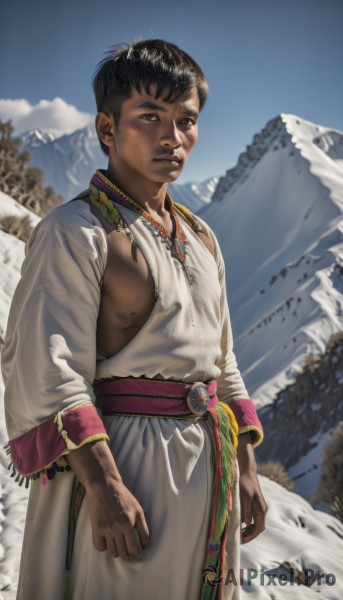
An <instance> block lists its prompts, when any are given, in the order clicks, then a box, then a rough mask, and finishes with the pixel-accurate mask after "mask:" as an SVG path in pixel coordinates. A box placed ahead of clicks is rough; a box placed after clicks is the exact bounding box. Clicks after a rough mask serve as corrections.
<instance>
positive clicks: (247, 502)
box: [241, 494, 252, 525]
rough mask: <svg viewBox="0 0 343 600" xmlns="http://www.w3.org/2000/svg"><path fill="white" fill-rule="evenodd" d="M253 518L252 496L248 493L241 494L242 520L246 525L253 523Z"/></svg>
mask: <svg viewBox="0 0 343 600" xmlns="http://www.w3.org/2000/svg"><path fill="white" fill-rule="evenodd" d="M251 518H252V507H251V497H250V496H249V495H248V494H242V495H241V521H242V523H243V522H244V523H245V524H246V525H250V524H251Z"/></svg>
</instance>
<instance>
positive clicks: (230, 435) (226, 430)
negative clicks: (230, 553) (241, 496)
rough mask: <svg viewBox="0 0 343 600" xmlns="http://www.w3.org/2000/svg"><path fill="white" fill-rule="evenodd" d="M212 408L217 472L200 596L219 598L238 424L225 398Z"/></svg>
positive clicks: (230, 505)
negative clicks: (216, 576) (214, 582)
mask: <svg viewBox="0 0 343 600" xmlns="http://www.w3.org/2000/svg"><path fill="white" fill-rule="evenodd" d="M209 412H210V415H211V425H212V427H211V429H212V436H213V439H214V445H215V450H216V465H217V472H216V476H215V484H214V498H213V508H212V518H211V523H210V530H209V541H208V547H207V548H208V549H207V555H206V562H205V567H204V569H203V571H202V572H203V586H202V593H201V600H219V599H220V598H221V596H222V590H223V580H222V578H220V577H219V579H218V578H217V579H218V581H216V585H212V584H213V581H212V578H213V576H214V575H216V574H217V575H218V574H221V572H222V570H223V568H224V556H225V545H226V538H227V531H228V525H229V518H230V511H231V510H232V489H233V485H234V481H235V478H236V464H235V457H236V448H237V443H238V440H237V434H238V426H237V423H236V420H235V417H234V415H233V413H232V411H231V409H229V410H227V405H226V404H224V403H223V402H218V403H217V404H216V405H215V406H214V408H212V409H210V411H209ZM220 569H221V570H220Z"/></svg>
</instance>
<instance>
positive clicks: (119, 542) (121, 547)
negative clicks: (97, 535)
mask: <svg viewBox="0 0 343 600" xmlns="http://www.w3.org/2000/svg"><path fill="white" fill-rule="evenodd" d="M115 544H116V548H117V552H118V556H120V557H121V558H128V551H127V548H126V544H125V538H124V536H123V535H121V534H119V535H118V536H116V538H115Z"/></svg>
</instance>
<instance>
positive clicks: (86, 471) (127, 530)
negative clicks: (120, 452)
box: [67, 441, 149, 558]
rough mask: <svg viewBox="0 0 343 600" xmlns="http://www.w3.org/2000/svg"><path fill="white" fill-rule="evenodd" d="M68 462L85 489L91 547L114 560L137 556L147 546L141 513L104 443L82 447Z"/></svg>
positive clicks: (145, 524) (69, 457)
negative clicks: (106, 552)
mask: <svg viewBox="0 0 343 600" xmlns="http://www.w3.org/2000/svg"><path fill="white" fill-rule="evenodd" d="M67 460H68V462H69V464H70V466H71V467H72V469H73V470H74V472H75V474H76V476H77V477H78V479H79V481H80V482H81V483H82V484H83V486H84V487H85V489H86V493H87V496H88V500H89V515H90V520H91V526H92V537H93V543H94V546H95V547H96V549H97V550H99V551H100V552H102V551H104V550H108V552H109V553H110V554H111V555H112V556H113V557H114V558H117V557H118V556H120V557H122V558H128V557H131V556H137V555H138V554H139V553H140V552H141V550H142V548H144V549H146V548H147V547H148V542H149V530H148V526H147V523H146V520H145V516H144V513H143V509H142V507H141V506H140V504H139V503H138V502H137V500H136V498H134V496H133V495H132V494H131V492H130V491H129V490H128V489H127V487H126V486H125V485H124V483H123V481H122V478H121V476H120V473H119V471H118V469H117V466H116V464H115V460H114V458H113V456H112V453H111V451H110V449H109V447H108V445H107V443H106V442H105V441H98V442H94V443H90V444H85V445H84V446H82V447H81V448H79V449H77V450H74V451H72V452H71V453H70V454H68V456H67Z"/></svg>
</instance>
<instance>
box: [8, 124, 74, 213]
mask: <svg viewBox="0 0 343 600" xmlns="http://www.w3.org/2000/svg"><path fill="white" fill-rule="evenodd" d="M13 131H14V130H13V126H12V123H11V121H6V122H4V121H2V120H1V119H0V190H1V191H2V192H4V193H5V194H8V195H9V196H11V197H12V198H14V200H16V201H17V202H19V204H22V205H23V206H25V207H26V208H28V209H29V210H32V211H33V212H35V213H37V214H38V215H40V216H43V215H45V214H46V213H47V212H49V211H50V210H51V209H52V208H54V207H55V206H58V205H59V204H61V203H62V198H61V197H60V196H58V195H57V194H56V193H55V192H54V190H53V189H52V188H51V187H50V186H49V187H44V186H43V173H42V171H41V170H40V169H36V168H34V167H28V166H27V163H28V162H29V161H30V153H29V152H27V151H24V152H22V151H21V150H20V146H21V141H20V139H17V138H13V137H12V134H13Z"/></svg>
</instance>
